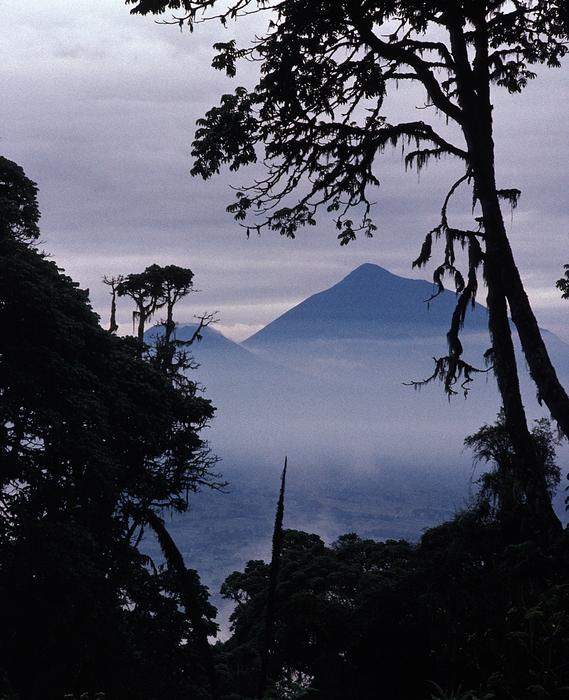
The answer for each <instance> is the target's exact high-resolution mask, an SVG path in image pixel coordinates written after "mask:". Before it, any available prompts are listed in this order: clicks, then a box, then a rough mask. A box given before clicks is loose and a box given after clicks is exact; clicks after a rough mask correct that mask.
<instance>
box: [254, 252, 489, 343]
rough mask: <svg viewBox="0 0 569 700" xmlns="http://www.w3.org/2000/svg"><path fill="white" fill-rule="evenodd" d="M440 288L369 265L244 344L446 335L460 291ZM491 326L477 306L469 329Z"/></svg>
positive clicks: (484, 310)
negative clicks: (435, 292)
mask: <svg viewBox="0 0 569 700" xmlns="http://www.w3.org/2000/svg"><path fill="white" fill-rule="evenodd" d="M434 291H435V289H434V286H433V284H432V283H430V282H425V281H423V280H414V279H406V278H404V277H399V276H398V275H394V274H392V273H391V272H388V271H387V270H385V269H384V268H382V267H380V266H379V265H373V264H371V263H366V264H364V265H360V266H359V267H358V268H356V269H355V270H354V271H353V272H351V273H350V274H349V275H347V277H345V278H344V279H343V280H341V281H340V282H338V283H337V284H335V285H334V286H333V287H330V289H326V290H324V291H322V292H318V293H317V294H313V295H312V296H311V297H309V298H308V299H306V300H305V301H303V302H301V303H300V304H298V305H297V306H295V307H294V308H293V309H290V310H289V311H287V312H286V313H284V314H283V315H282V316H279V318H277V319H275V320H274V321H272V322H271V323H269V324H268V325H267V326H265V327H264V328H262V329H261V330H260V331H258V332H257V333H255V334H254V335H252V336H251V337H250V338H248V339H247V340H246V341H245V342H244V345H245V346H246V347H250V348H262V347H265V346H269V345H275V344H280V343H281V342H282V341H285V342H291V341H295V340H309V339H314V338H321V339H324V338H326V339H338V338H349V339H357V338H362V339H363V338H384V339H391V340H393V339H403V338H412V337H417V336H424V335H433V334H436V333H441V332H442V333H443V334H444V333H446V330H447V329H448V325H449V323H450V318H451V316H452V312H453V309H454V306H455V303H456V295H455V294H453V293H452V292H450V291H446V290H445V291H444V292H443V293H442V294H440V295H438V296H437V297H436V298H432V297H433V294H434ZM486 328H487V320H486V309H485V308H484V307H482V306H480V305H479V304H476V305H475V307H474V309H471V310H470V311H469V313H468V316H467V321H466V330H467V331H469V332H482V333H483V332H485V331H486ZM443 337H444V336H443Z"/></svg>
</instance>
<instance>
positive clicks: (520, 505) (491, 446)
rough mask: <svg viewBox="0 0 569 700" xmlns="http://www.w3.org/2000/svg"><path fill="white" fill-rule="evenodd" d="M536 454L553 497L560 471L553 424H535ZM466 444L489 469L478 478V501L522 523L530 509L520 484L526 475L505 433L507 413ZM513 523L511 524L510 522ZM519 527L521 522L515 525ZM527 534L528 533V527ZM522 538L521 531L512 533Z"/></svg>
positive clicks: (473, 435)
mask: <svg viewBox="0 0 569 700" xmlns="http://www.w3.org/2000/svg"><path fill="white" fill-rule="evenodd" d="M531 435H532V439H533V442H534V446H535V453H536V455H537V458H538V459H539V463H540V464H541V466H542V470H543V473H544V475H545V483H546V486H547V492H548V494H549V495H550V497H551V496H553V494H554V493H555V490H556V489H557V487H558V486H559V482H560V478H561V470H560V469H559V467H558V466H557V464H556V454H555V446H556V444H557V442H558V441H557V440H556V439H555V437H554V435H553V431H552V429H551V424H550V423H549V421H548V420H547V419H546V418H540V419H539V420H536V421H535V422H534V427H533V429H532V431H531ZM464 444H465V445H466V446H467V447H470V448H471V449H472V451H473V452H474V460H475V462H478V463H483V464H486V465H489V466H490V469H489V471H487V472H485V473H484V474H483V475H482V476H481V477H480V479H479V483H480V485H481V488H480V493H479V496H478V498H479V502H480V504H481V505H483V506H487V507H488V508H489V510H490V512H491V513H493V514H494V515H495V516H497V517H498V518H500V519H505V520H506V525H511V520H512V516H516V515H517V517H516V521H518V520H520V521H522V522H523V511H524V508H526V506H527V502H526V498H527V493H528V490H530V489H528V488H527V486H526V485H525V484H524V483H523V482H521V478H523V476H524V474H523V472H521V471H520V469H519V468H518V465H517V455H516V453H515V451H514V449H513V446H512V441H511V439H510V436H509V434H508V431H507V430H506V421H505V418H504V412H503V411H500V413H499V414H498V417H497V420H496V422H495V423H494V424H493V425H486V424H485V425H483V426H482V427H481V428H480V429H479V430H477V431H476V433H473V434H472V435H468V436H467V437H466V438H465V439H464ZM508 521H510V523H508ZM516 524H519V523H516ZM524 529H525V531H526V533H525V534H526V535H527V534H529V533H528V530H529V528H528V527H527V524H526V525H525V528H524ZM512 534H514V535H515V536H516V537H519V535H520V532H519V530H518V531H517V532H516V533H512Z"/></svg>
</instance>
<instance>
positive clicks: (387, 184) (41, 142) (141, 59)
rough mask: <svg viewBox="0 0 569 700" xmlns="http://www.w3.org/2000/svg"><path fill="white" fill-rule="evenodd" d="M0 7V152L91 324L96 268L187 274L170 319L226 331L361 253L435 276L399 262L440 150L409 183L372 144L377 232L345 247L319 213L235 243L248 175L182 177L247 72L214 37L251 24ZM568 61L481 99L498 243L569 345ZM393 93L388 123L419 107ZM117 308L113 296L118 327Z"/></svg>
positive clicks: (284, 305)
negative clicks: (218, 55)
mask: <svg viewBox="0 0 569 700" xmlns="http://www.w3.org/2000/svg"><path fill="white" fill-rule="evenodd" d="M0 14H1V17H2V25H1V29H0V35H1V43H0V46H1V48H0V51H1V54H2V55H1V57H0V94H1V95H2V99H1V100H0V153H1V154H2V155H4V156H5V157H7V158H9V159H11V160H14V161H16V162H18V163H19V164H20V165H22V166H23V167H24V169H25V171H26V173H27V175H28V177H30V178H31V179H32V180H34V181H36V182H37V183H38V185H39V188H40V206H41V210H42V213H43V215H42V222H41V226H42V239H41V247H42V249H43V250H45V251H46V252H48V253H49V254H50V255H51V256H52V258H53V259H54V260H55V261H56V262H57V263H58V265H59V266H60V267H62V268H64V269H65V271H66V272H67V273H68V274H69V275H70V276H71V277H73V278H74V279H75V280H76V281H78V282H79V283H80V285H81V286H82V287H84V288H89V290H90V294H91V300H92V303H93V306H94V308H95V310H96V311H97V312H98V313H100V315H101V317H102V322H103V323H105V324H106V323H107V320H108V306H109V296H108V289H107V288H106V287H105V286H104V285H103V284H102V282H101V279H102V277H103V275H117V274H121V273H122V274H128V273H130V272H139V271H141V270H143V269H144V268H145V267H146V266H147V265H150V264H152V263H158V264H162V265H165V264H176V265H181V266H184V267H190V268H191V269H192V270H193V271H194V273H195V286H196V288H197V289H198V290H200V293H199V294H196V295H192V296H191V298H190V299H189V300H188V302H187V303H185V305H184V306H183V307H182V308H180V310H179V312H178V319H179V320H180V321H190V320H192V317H193V315H194V314H198V313H201V312H204V311H210V312H211V311H218V312H219V318H220V324H219V326H218V328H219V330H221V331H222V332H224V333H225V334H226V335H228V336H229V337H231V338H233V339H237V340H239V339H243V338H245V337H247V336H249V335H250V334H252V333H253V332H255V331H257V330H258V329H259V328H261V327H262V326H263V325H265V324H266V323H268V322H269V321H271V320H272V319H274V318H275V317H276V316H278V315H279V314H281V313H283V312H284V311H286V310H287V309H288V308H290V307H291V306H293V305H294V304H296V303H298V302H299V301H301V300H302V299H304V298H306V297H307V296H309V295H310V294H313V293H315V292H317V291H319V290H321V289H324V288H326V287H329V286H330V285H332V284H334V283H335V282H337V281H338V280H340V279H341V278H342V277H344V276H345V275H346V274H348V273H349V272H350V271H351V270H352V269H354V268H355V267H356V266H357V265H359V264H361V263H364V262H373V263H377V264H379V265H382V266H384V267H386V268H387V269H389V270H390V271H392V272H395V273H397V274H401V275H404V276H408V277H423V278H428V277H429V274H430V273H432V267H431V268H429V269H427V270H426V271H424V270H423V271H417V270H412V269H411V261H412V260H413V259H414V258H415V257H416V256H417V253H418V251H419V249H420V245H421V241H422V238H423V236H424V234H425V233H426V232H427V231H428V230H430V229H431V228H432V227H433V226H434V225H436V224H437V223H438V221H437V217H438V212H439V210H440V205H441V202H442V199H443V197H444V195H445V193H446V190H447V189H448V187H449V186H450V184H452V182H453V179H456V176H458V175H459V174H460V170H459V169H458V166H457V164H456V163H453V162H452V161H449V162H442V163H440V164H434V165H431V166H430V167H429V169H427V170H426V171H423V173H422V174H421V177H420V178H418V177H417V175H416V174H410V173H405V171H404V168H403V166H402V163H401V157H400V154H399V153H398V152H397V153H392V154H388V153H386V154H385V156H384V157H383V158H382V162H381V163H380V164H379V165H378V172H379V175H380V179H381V187H380V188H379V190H378V192H377V196H376V198H375V201H376V202H377V203H376V205H375V207H374V209H373V215H374V218H375V220H376V223H377V224H378V227H379V230H378V232H377V233H376V235H375V237H374V238H373V239H371V240H368V239H363V238H362V239H361V240H358V241H356V242H355V243H352V244H350V245H349V246H346V247H340V246H339V244H338V241H337V240H336V233H335V231H334V229H333V227H332V225H331V223H330V221H329V220H322V221H321V222H320V223H319V225H318V226H317V227H315V228H311V229H309V230H307V231H306V232H301V233H300V235H299V236H298V238H297V239H296V240H294V241H291V240H288V239H281V238H279V237H278V236H277V234H270V233H264V234H263V235H262V236H261V237H260V238H259V237H257V236H256V235H255V236H251V238H250V239H247V238H246V236H245V234H244V231H243V230H242V229H241V228H239V226H238V225H237V224H236V223H235V222H234V221H233V219H232V217H231V216H230V215H229V214H227V213H226V212H225V206H226V205H227V204H228V203H229V202H230V201H231V199H232V195H231V191H230V189H229V185H230V184H233V185H236V186H238V185H240V184H243V183H246V182H247V181H248V179H249V177H250V175H249V176H248V174H247V173H246V172H245V171H242V172H240V173H238V174H232V175H231V176H229V175H227V174H223V175H221V176H220V177H218V178H215V179H213V180H209V181H207V182H204V181H202V180H199V179H196V178H192V177H191V176H190V174H189V171H190V168H191V156H190V144H191V141H192V136H193V131H194V128H195V121H196V119H198V118H199V117H200V116H202V115H203V114H204V112H205V111H206V110H207V109H208V108H209V107H211V106H212V105H214V104H216V103H217V102H218V99H219V95H220V94H222V93H224V92H230V91H232V90H233V88H234V87H235V86H236V85H238V84H247V81H248V80H249V81H250V80H251V76H250V75H248V74H247V73H245V74H239V73H238V76H237V79H236V80H234V81H230V80H229V79H227V78H226V77H225V76H224V75H222V74H221V73H219V72H216V71H214V70H213V69H212V68H211V67H210V63H211V58H212V55H213V51H212V49H211V45H212V44H213V43H214V42H215V41H227V40H228V39H230V38H234V37H235V36H237V38H239V36H240V35H241V36H243V33H244V32H250V31H251V29H250V28H245V27H235V26H232V25H230V27H229V29H227V30H223V29H222V28H221V27H219V25H213V24H211V25H208V26H201V27H199V28H198V30H197V31H196V32H194V33H193V34H190V33H189V32H187V31H185V32H180V31H179V30H178V29H177V28H176V27H172V26H169V27H166V26H161V25H158V24H156V23H155V22H154V21H153V19H152V18H150V17H147V18H141V17H134V16H131V15H130V14H129V8H127V7H125V6H124V4H123V3H122V0H98V1H97V2H93V0H27V1H26V2H25V3H22V2H21V0H0ZM568 67H569V64H567V63H566V64H565V65H564V66H563V67H562V68H561V69H558V70H547V71H545V70H543V71H540V76H539V79H538V80H535V81H533V82H532V83H531V84H530V86H529V87H528V88H527V89H526V91H525V92H524V93H523V94H522V95H520V96H509V95H507V94H502V93H500V94H497V95H496V96H495V100H494V101H495V138H496V153H497V172H498V178H499V185H500V186H501V187H519V188H520V189H521V190H522V198H521V201H520V204H519V206H518V208H517V210H516V211H515V212H514V213H513V216H512V217H510V213H509V212H508V213H507V223H508V230H509V233H510V237H511V242H512V247H513V249H514V253H515V255H516V259H517V261H518V265H519V267H520V270H521V273H522V277H523V279H524V282H525V284H526V288H527V291H528V293H529V295H530V299H531V301H532V304H533V306H534V309H535V311H536V314H537V316H538V320H539V322H540V324H541V325H542V326H544V327H546V328H548V329H550V330H552V331H553V332H555V333H557V334H558V335H559V336H560V337H562V338H563V339H565V340H567V341H569V304H568V303H567V302H564V301H562V300H561V299H560V296H559V293H558V291H557V290H556V289H555V280H556V279H558V278H559V277H560V276H561V274H562V271H563V269H562V268H563V264H564V263H566V262H569V202H568V199H569V198H568V192H569V187H568V184H569V173H568V169H567V163H568V162H569V138H568V136H569V133H568V132H569V122H568V121H567V119H566V118H565V110H566V104H567V99H568V97H569V71H568ZM392 97H393V101H392V102H391V103H390V104H391V105H392V106H391V110H392V112H391V113H390V114H389V116H390V117H393V118H396V117H398V116H403V117H404V118H405V119H406V120H409V119H422V118H424V113H423V112H416V111H415V107H416V106H420V105H421V104H422V102H423V98H422V97H421V95H420V94H418V93H416V92H409V91H404V90H401V91H400V92H398V93H395V94H394V95H393V96H392ZM459 203H460V202H459ZM462 205H463V206H464V210H465V211H466V212H468V202H467V201H466V200H463V201H462ZM455 215H456V216H457V217H460V215H461V213H460V211H459V210H458V209H456V210H455ZM458 220H460V219H458ZM481 301H483V299H481ZM129 314H130V308H129V307H128V306H127V305H126V304H125V305H122V306H120V307H119V317H120V320H121V323H122V329H123V330H125V331H126V330H128V319H129Z"/></svg>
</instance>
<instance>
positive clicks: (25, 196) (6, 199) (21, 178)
mask: <svg viewBox="0 0 569 700" xmlns="http://www.w3.org/2000/svg"><path fill="white" fill-rule="evenodd" d="M37 191H38V190H37V186H36V184H35V182H32V181H31V180H29V179H28V178H27V177H26V175H25V173H24V171H23V169H22V168H21V167H20V166H19V165H17V164H16V163H14V162H12V161H11V160H8V159H7V158H4V157H3V156H0V241H2V240H3V239H5V238H8V237H10V238H13V239H16V240H21V241H32V240H35V239H36V238H38V236H39V228H38V221H39V219H40V212H39V208H38V203H37Z"/></svg>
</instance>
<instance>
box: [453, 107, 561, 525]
mask: <svg viewBox="0 0 569 700" xmlns="http://www.w3.org/2000/svg"><path fill="white" fill-rule="evenodd" d="M490 114H491V113H490V110H488V112H487V119H484V118H482V119H481V118H480V117H481V115H480V114H477V115H476V117H477V118H476V120H472V122H471V123H470V125H469V128H467V129H466V128H465V132H467V134H468V135H467V142H468V145H469V151H470V153H471V155H472V167H473V172H474V187H475V192H476V196H477V198H478V200H479V202H480V206H481V208H482V216H483V221H484V233H485V241H486V252H485V261H484V276H485V279H486V284H487V286H488V297H487V304H488V328H489V331H490V336H491V338H492V347H493V350H494V370H495V374H496V380H497V383H498V388H499V391H500V395H501V397H502V403H503V407H504V415H505V420H506V429H507V430H508V434H509V435H510V438H511V440H512V444H513V447H514V451H515V453H516V458H517V462H518V465H519V469H520V476H521V479H522V483H523V486H524V491H525V495H526V498H527V505H528V509H529V511H530V513H531V515H532V516H533V517H534V518H535V519H536V520H538V521H539V522H541V523H543V526H544V527H545V528H546V529H547V530H548V531H551V532H559V531H560V529H561V523H560V522H559V519H558V518H557V516H556V515H555V512H554V510H553V506H552V504H551V498H550V496H549V494H548V492H547V485H546V481H545V472H544V468H543V466H544V465H542V464H540V463H539V460H538V457H537V455H536V452H535V446H534V442H533V438H532V436H531V433H530V432H529V429H528V426H527V419H526V415H525V409H524V406H523V402H522V396H521V391H520V385H519V377H518V370H517V363H516V357H515V352H514V344H513V341H512V334H511V329H510V324H509V320H508V307H507V303H506V299H507V296H508V290H509V287H508V285H509V282H510V276H511V274H507V273H508V272H510V273H511V269H510V267H511V265H513V266H514V269H515V264H514V262H513V257H512V253H511V249H510V246H509V242H508V239H507V235H506V230H505V226H504V220H503V217H502V212H501V209H500V203H499V200H498V195H497V192H496V184H495V173H494V144H493V140H492V127H491V117H490ZM508 253H509V258H510V260H509V261H508ZM508 262H509V264H508ZM516 272H517V269H516ZM518 278H519V274H518ZM520 285H521V280H520ZM522 289H523V288H522ZM526 300H527V297H526ZM528 306H529V302H528ZM538 332H539V331H538Z"/></svg>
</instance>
